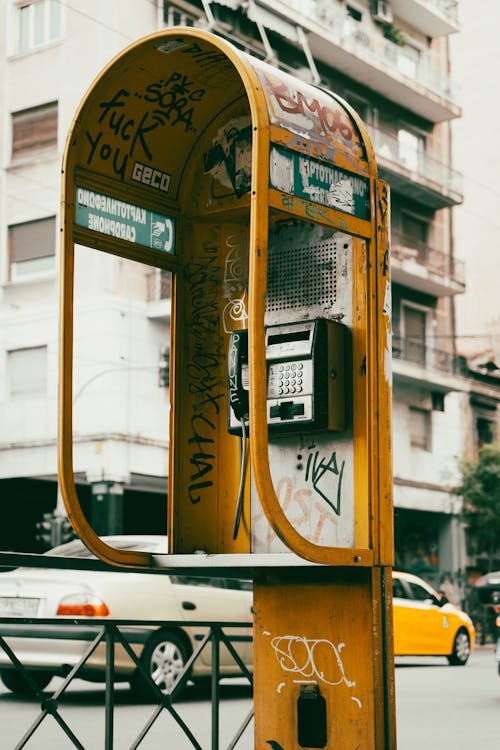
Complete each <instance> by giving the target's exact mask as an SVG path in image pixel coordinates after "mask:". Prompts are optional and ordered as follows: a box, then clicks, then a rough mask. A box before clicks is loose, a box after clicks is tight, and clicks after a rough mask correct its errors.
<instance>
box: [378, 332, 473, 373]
mask: <svg viewBox="0 0 500 750" xmlns="http://www.w3.org/2000/svg"><path fill="white" fill-rule="evenodd" d="M392 356H393V359H400V360H404V361H405V362H411V363H412V364H415V365H419V366H420V367H424V368H426V369H429V370H439V371H440V372H446V373H449V374H453V375H455V374H457V373H458V372H459V362H458V357H457V356H456V355H455V354H453V352H446V351H442V350H440V349H434V348H433V347H430V346H427V344H426V343H425V342H423V341H418V340H415V339H411V338H408V339H405V338H401V336H393V337H392Z"/></svg>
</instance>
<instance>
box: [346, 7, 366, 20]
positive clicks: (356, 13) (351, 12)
mask: <svg viewBox="0 0 500 750" xmlns="http://www.w3.org/2000/svg"><path fill="white" fill-rule="evenodd" d="M346 13H347V15H348V17H349V18H353V19H354V20H355V21H358V23H361V21H362V20H363V12H362V11H361V9H360V8H356V7H355V6H354V5H346Z"/></svg>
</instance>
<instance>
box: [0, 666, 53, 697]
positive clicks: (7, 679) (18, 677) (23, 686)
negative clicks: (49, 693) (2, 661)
mask: <svg viewBox="0 0 500 750" xmlns="http://www.w3.org/2000/svg"><path fill="white" fill-rule="evenodd" d="M29 674H30V677H31V678H32V679H33V681H34V682H35V683H36V685H37V686H38V689H39V690H43V689H44V688H46V687H47V685H48V684H49V682H50V681H51V679H52V674H51V673H50V672H33V671H30V672H29ZM0 677H1V678H2V682H3V684H4V685H5V687H6V688H8V689H9V690H10V691H11V692H13V693H18V694H19V695H34V694H35V693H34V691H33V689H32V687H31V685H30V684H29V682H28V681H27V680H26V679H25V677H24V675H23V674H21V672H18V671H17V670H16V669H1V670H0Z"/></svg>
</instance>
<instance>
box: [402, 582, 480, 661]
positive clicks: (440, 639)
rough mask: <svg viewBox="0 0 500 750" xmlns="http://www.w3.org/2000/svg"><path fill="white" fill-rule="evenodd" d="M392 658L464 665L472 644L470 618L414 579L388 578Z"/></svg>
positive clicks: (473, 634)
mask: <svg viewBox="0 0 500 750" xmlns="http://www.w3.org/2000/svg"><path fill="white" fill-rule="evenodd" d="M392 594H393V613H394V654H395V656H446V657H447V658H448V661H449V663H450V664H452V665H455V666H463V665H464V664H466V663H467V660H468V658H469V656H470V655H471V653H472V650H473V648H474V643H475V637H476V634H475V630H474V625H473V623H472V620H471V619H470V617H469V616H468V615H467V614H466V613H465V612H463V611H462V610H461V609H460V608H459V607H456V606H455V605H454V604H451V602H449V601H448V600H447V598H446V597H445V596H443V595H441V594H438V593H437V592H436V591H435V590H434V589H433V588H432V586H430V585H429V584H428V583H427V582H426V581H423V580H422V579H421V578H418V576H414V575H411V574H410V573H401V572H397V571H394V572H393V574H392Z"/></svg>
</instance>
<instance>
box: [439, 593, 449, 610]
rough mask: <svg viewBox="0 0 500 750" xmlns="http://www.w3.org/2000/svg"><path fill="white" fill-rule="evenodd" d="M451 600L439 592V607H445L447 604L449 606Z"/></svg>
mask: <svg viewBox="0 0 500 750" xmlns="http://www.w3.org/2000/svg"><path fill="white" fill-rule="evenodd" d="M449 601H450V600H449V599H448V597H447V596H446V594H443V593H442V592H441V591H440V592H439V599H438V600H437V605H438V607H443V606H444V605H445V604H448V602H449Z"/></svg>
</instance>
